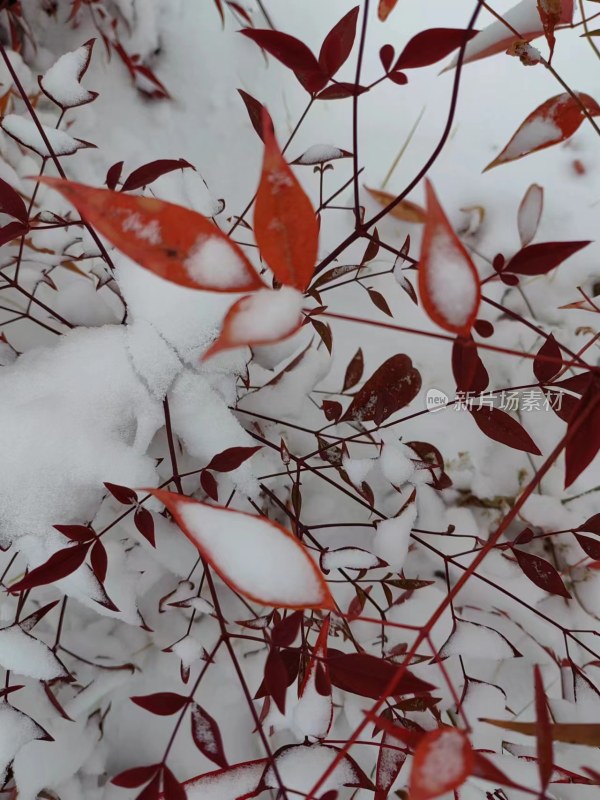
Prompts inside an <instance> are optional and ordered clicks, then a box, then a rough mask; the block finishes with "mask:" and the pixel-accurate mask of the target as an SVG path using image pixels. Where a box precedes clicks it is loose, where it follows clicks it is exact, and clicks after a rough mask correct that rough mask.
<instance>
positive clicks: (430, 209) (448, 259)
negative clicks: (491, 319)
mask: <svg viewBox="0 0 600 800" xmlns="http://www.w3.org/2000/svg"><path fill="white" fill-rule="evenodd" d="M426 193H427V221H426V223H425V230H424V231H423V243H422V246H421V259H420V261H419V292H420V295H421V302H422V303H423V307H424V309H425V311H426V312H427V314H428V315H429V316H430V317H431V319H432V320H433V321H434V322H435V323H436V324H437V325H439V326H440V327H441V328H444V329H445V330H447V331H451V332H452V333H458V334H460V335H462V336H466V335H467V334H468V333H469V331H470V329H471V327H472V326H473V323H474V322H475V320H476V319H477V312H478V311H479V304H480V301H481V288H480V285H479V276H478V274H477V270H476V268H475V265H474V264H473V261H472V260H471V257H470V256H469V254H468V253H467V251H466V250H465V248H464V246H463V244H462V242H461V241H460V240H459V238H458V237H457V235H456V234H455V233H454V231H453V230H452V227H451V225H450V222H449V221H448V218H447V217H446V215H445V213H444V211H443V209H442V207H441V206H440V204H439V202H438V199H437V197H436V195H435V192H434V190H433V187H432V185H431V183H429V181H427V182H426Z"/></svg>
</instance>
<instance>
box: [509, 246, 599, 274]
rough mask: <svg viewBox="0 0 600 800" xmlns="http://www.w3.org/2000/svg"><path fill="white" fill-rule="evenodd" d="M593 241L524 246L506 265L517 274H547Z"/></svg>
mask: <svg viewBox="0 0 600 800" xmlns="http://www.w3.org/2000/svg"><path fill="white" fill-rule="evenodd" d="M588 244H591V242H589V241H588V242H543V243H541V244H530V245H528V246H527V247H523V248H522V249H521V250H519V252H518V253H517V254H516V255H514V256H513V257H512V258H511V260H510V261H509V262H508V264H507V266H506V270H507V272H513V273H515V274H517V275H545V274H546V273H547V272H550V270H552V269H554V268H555V267H558V266H559V265H560V264H562V262H563V261H565V260H566V259H567V258H569V257H570V256H572V255H574V254H575V253H577V252H579V250H582V249H583V248H584V247H587V246H588Z"/></svg>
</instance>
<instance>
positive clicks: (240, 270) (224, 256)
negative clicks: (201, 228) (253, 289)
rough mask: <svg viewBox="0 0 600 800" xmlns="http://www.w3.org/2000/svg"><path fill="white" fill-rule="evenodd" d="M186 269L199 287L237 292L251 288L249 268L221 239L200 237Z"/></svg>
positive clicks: (189, 256)
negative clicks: (236, 289) (248, 282)
mask: <svg viewBox="0 0 600 800" xmlns="http://www.w3.org/2000/svg"><path fill="white" fill-rule="evenodd" d="M184 266H185V268H186V270H187V272H188V275H189V276H190V278H191V279H192V280H193V281H196V282H197V283H198V285H199V286H206V287H209V288H210V287H214V288H215V289H235V287H236V286H244V285H245V284H247V270H246V265H245V264H244V262H243V261H242V259H241V258H240V257H239V255H238V254H237V253H236V251H235V250H234V249H233V247H231V246H230V245H229V244H228V242H227V241H225V240H224V239H222V238H221V237H220V236H207V235H205V234H201V235H200V236H198V238H197V240H196V243H195V244H194V246H193V248H192V249H191V250H190V253H189V255H188V257H187V258H186V260H185V261H184Z"/></svg>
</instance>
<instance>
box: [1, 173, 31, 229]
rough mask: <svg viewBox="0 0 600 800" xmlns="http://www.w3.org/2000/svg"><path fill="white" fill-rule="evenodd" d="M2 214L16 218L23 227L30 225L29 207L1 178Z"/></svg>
mask: <svg viewBox="0 0 600 800" xmlns="http://www.w3.org/2000/svg"><path fill="white" fill-rule="evenodd" d="M0 212H2V213H3V214H8V215H9V216H10V217H14V218H15V219H17V220H19V222H22V223H23V225H27V224H28V219H27V207H26V206H25V203H24V202H23V198H22V197H21V195H20V194H18V192H17V191H16V190H15V189H13V187H12V186H11V185H10V184H9V183H7V182H6V181H5V180H2V178H0Z"/></svg>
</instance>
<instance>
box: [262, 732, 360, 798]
mask: <svg viewBox="0 0 600 800" xmlns="http://www.w3.org/2000/svg"><path fill="white" fill-rule="evenodd" d="M336 756H337V750H336V749H335V748H333V747H327V746H325V745H312V746H310V747H308V746H305V745H299V746H298V747H290V748H289V749H288V750H286V751H285V752H284V753H282V754H281V755H280V756H278V758H277V761H276V764H277V773H278V777H279V779H280V780H281V783H282V784H283V785H284V786H285V787H286V788H287V790H288V791H287V794H288V797H290V800H291V798H299V797H303V796H305V795H306V794H307V793H308V792H309V790H310V789H312V787H313V786H314V784H315V783H316V781H317V778H318V777H319V776H320V775H322V774H323V773H324V772H325V770H326V769H327V768H328V767H329V765H330V764H331V762H332V761H333V759H334V758H335V757H336ZM355 779H356V773H355V771H354V769H353V767H352V765H351V763H350V762H349V761H348V760H347V759H346V760H342V761H341V763H340V764H338V765H337V766H336V767H335V768H334V769H333V771H332V774H331V775H330V776H329V777H328V778H327V779H326V780H325V781H323V784H322V785H321V786H320V788H319V791H320V792H321V794H325V793H326V792H328V791H331V790H332V789H340V788H341V787H342V786H344V785H347V784H351V783H352V782H353V781H355ZM265 784H266V785H267V786H269V787H273V788H275V787H277V786H279V785H280V784H279V781H278V779H277V777H276V775H275V773H274V770H273V768H272V767H270V768H269V769H268V770H267V772H266V774H265Z"/></svg>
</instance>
